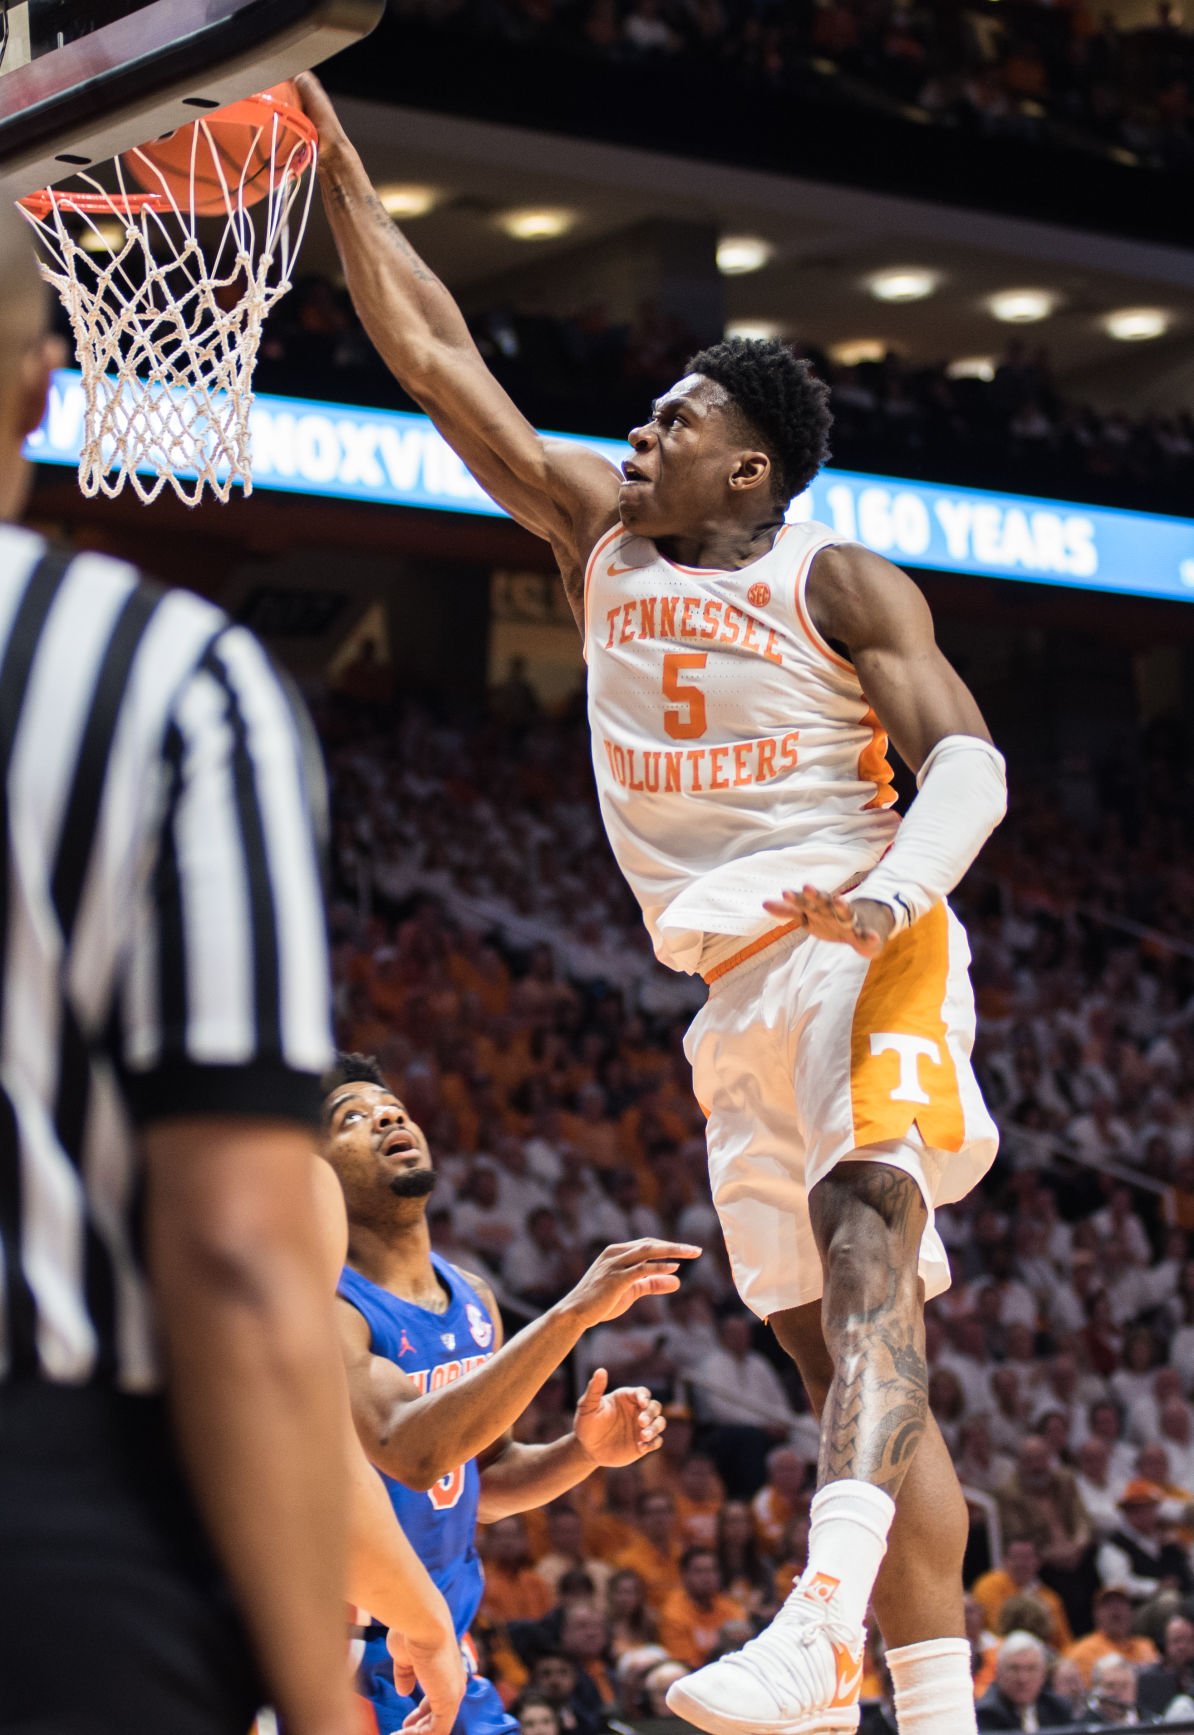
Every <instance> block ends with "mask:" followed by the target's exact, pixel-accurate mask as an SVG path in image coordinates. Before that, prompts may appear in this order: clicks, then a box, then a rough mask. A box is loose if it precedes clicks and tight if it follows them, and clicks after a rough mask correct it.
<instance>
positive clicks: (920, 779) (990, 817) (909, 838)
mask: <svg viewBox="0 0 1194 1735" xmlns="http://www.w3.org/2000/svg"><path fill="white" fill-rule="evenodd" d="M916 783H917V788H918V790H919V794H918V795H917V797H916V799H915V801H913V803H912V805H911V806H910V807H909V809H908V812H907V813H906V814H905V816H904V818H903V820H902V822H901V824H900V829H899V831H898V832H897V833H896V839H895V842H894V843H893V844H892V846H891V848H890V849H889V850H888V852H887V854H886V855H885V856H884V857H883V860H882V861H881V862H880V863H879V865H878V866H877V867H876V868H874V869H872V871H871V872H870V873H869V874H868V875H867V876H866V878H865V879H864V880H863V881H862V882H861V884H860V885H857V886H855V888H854V890H853V891H852V892H851V894H850V901H851V902H854V901H855V900H856V899H858V898H871V899H873V900H874V901H875V902H876V903H880V904H886V905H887V906H888V908H889V909H890V910H891V911H892V912H893V913H894V915H895V919H896V928H897V929H899V928H906V927H910V926H911V924H912V923H913V922H915V921H919V919H920V917H921V916H923V915H925V914H926V913H927V912H928V911H929V910H931V909H932V907H933V905H934V904H936V903H940V901H941V899H942V898H944V897H947V896H948V895H949V893H950V892H952V891H953V889H954V887H955V886H956V885H957V883H958V881H959V880H960V879H961V878H962V876H963V874H964V873H965V872H966V870H967V868H969V866H970V864H971V863H972V862H973V860H974V858H975V857H976V856H977V854H978V852H979V850H980V849H981V848H982V847H983V845H984V843H986V841H987V839H988V838H989V837H990V835H991V833H992V832H993V831H994V830H995V827H996V826H997V825H998V824H999V821H1000V820H1001V819H1002V818H1003V816H1004V814H1005V813H1006V812H1007V772H1006V767H1005V765H1004V762H1003V755H1002V753H999V752H997V750H996V749H995V748H994V747H992V746H991V743H990V742H989V741H980V740H979V738H978V736H977V735H946V736H945V737H944V739H943V740H941V741H938V743H937V745H936V746H935V747H934V748H933V751H932V752H931V753H930V754H929V756H928V758H927V759H926V760H925V762H924V764H923V765H922V766H921V768H920V771H919V773H918V775H917V779H916Z"/></svg>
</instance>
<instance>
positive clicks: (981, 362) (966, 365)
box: [945, 355, 995, 380]
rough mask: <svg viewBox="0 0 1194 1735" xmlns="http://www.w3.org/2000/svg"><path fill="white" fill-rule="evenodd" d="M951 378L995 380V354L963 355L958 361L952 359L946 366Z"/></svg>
mask: <svg viewBox="0 0 1194 1735" xmlns="http://www.w3.org/2000/svg"><path fill="white" fill-rule="evenodd" d="M945 371H946V373H947V374H948V376H949V378H950V379H951V380H993V379H994V378H995V357H994V356H993V355H962V356H959V357H958V359H957V361H951V362H950V364H949V366H948V367H947V368H946V370H945Z"/></svg>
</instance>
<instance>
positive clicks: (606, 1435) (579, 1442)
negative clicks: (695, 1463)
mask: <svg viewBox="0 0 1194 1735" xmlns="http://www.w3.org/2000/svg"><path fill="white" fill-rule="evenodd" d="M608 1385H609V1375H608V1374H607V1373H606V1371H605V1369H604V1368H596V1369H594V1371H593V1376H592V1378H591V1379H590V1380H589V1383H588V1385H587V1386H586V1387H585V1389H584V1391H583V1392H582V1393H581V1398H580V1402H579V1403H578V1404H577V1406H576V1414H575V1416H574V1418H573V1423H572V1431H571V1433H569V1434H565V1435H564V1437H563V1438H562V1439H560V1440H551V1441H549V1442H548V1444H546V1445H543V1446H530V1445H526V1444H525V1443H524V1442H523V1441H521V1440H515V1439H514V1438H513V1437H512V1436H511V1435H509V1434H507V1435H505V1436H504V1437H503V1438H502V1440H501V1441H500V1442H499V1444H498V1445H497V1446H496V1447H495V1448H493V1449H491V1451H490V1453H489V1455H488V1456H487V1457H486V1458H485V1459H484V1460H483V1461H482V1465H481V1500H480V1504H479V1506H478V1508H477V1516H478V1518H479V1519H480V1521H481V1523H482V1524H496V1522H497V1520H498V1519H499V1518H509V1517H510V1515H511V1513H514V1512H529V1511H530V1510H531V1509H532V1507H535V1506H546V1505H547V1504H548V1502H549V1501H551V1500H555V1499H557V1498H558V1497H559V1495H561V1494H566V1493H567V1492H568V1490H569V1489H570V1488H575V1487H576V1486H577V1484H578V1483H580V1482H584V1481H587V1480H588V1478H589V1477H590V1476H591V1475H592V1474H593V1471H594V1470H596V1469H599V1468H605V1469H613V1468H615V1467H617V1466H619V1465H623V1464H637V1462H638V1460H639V1459H640V1458H646V1457H648V1456H649V1455H650V1454H651V1453H652V1452H658V1450H659V1448H660V1446H661V1445H662V1444H663V1435H664V1430H665V1429H666V1427H667V1422H666V1420H665V1418H664V1415H663V1407H662V1405H661V1404H660V1403H659V1401H658V1400H657V1399H656V1398H653V1397H652V1396H651V1394H650V1392H649V1391H648V1390H647V1388H646V1386H622V1387H620V1388H619V1389H618V1390H617V1391H614V1392H611V1391H608V1390H607V1387H608Z"/></svg>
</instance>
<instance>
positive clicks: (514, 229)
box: [498, 205, 576, 241]
mask: <svg viewBox="0 0 1194 1735" xmlns="http://www.w3.org/2000/svg"><path fill="white" fill-rule="evenodd" d="M575 222H576V212H575V211H562V210H547V209H544V208H542V207H540V206H538V205H535V206H526V207H524V208H523V209H521V210H518V211H503V213H502V215H501V216H500V217H499V218H498V227H499V228H500V229H502V230H504V232H505V233H506V234H507V235H509V236H511V237H512V239H513V240H515V241H554V240H556V239H557V238H558V237H559V236H560V235H566V234H567V233H568V231H569V230H570V229H571V228H572V227H573V226H574V224H575Z"/></svg>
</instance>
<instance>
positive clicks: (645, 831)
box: [585, 524, 899, 971]
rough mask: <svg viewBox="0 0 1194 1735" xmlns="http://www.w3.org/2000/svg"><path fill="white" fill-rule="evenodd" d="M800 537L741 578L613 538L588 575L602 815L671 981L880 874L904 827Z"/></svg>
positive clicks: (780, 539)
mask: <svg viewBox="0 0 1194 1735" xmlns="http://www.w3.org/2000/svg"><path fill="white" fill-rule="evenodd" d="M839 540H840V538H838V537H837V536H835V535H834V533H833V532H832V531H831V530H829V529H828V528H827V527H826V526H825V525H823V524H790V525H788V526H787V527H786V528H785V529H783V530H781V531H780V533H779V535H778V536H777V538H776V540H775V543H774V545H773V547H772V548H771V550H770V552H769V553H767V554H765V555H764V556H763V558H762V559H761V560H756V561H754V562H753V563H752V564H751V565H750V566H746V567H743V568H742V569H741V570H740V571H735V572H719V571H715V570H712V569H703V568H701V569H698V568H694V567H687V566H676V565H674V564H673V563H672V562H671V561H670V560H666V559H665V558H664V556H663V555H662V554H660V552H659V550H658V549H657V548H656V546H655V544H654V543H653V542H650V541H648V540H647V539H646V538H645V537H641V536H635V535H633V534H632V533H631V532H630V531H628V530H625V529H623V528H622V526H621V525H618V526H616V527H615V528H614V529H613V530H611V531H610V532H609V534H608V535H607V536H605V537H604V538H603V539H602V540H601V541H600V542H599V543H598V544H597V546H596V548H595V549H594V550H593V553H592V555H591V556H590V558H589V565H588V570H587V572H586V575H585V622H586V626H585V660H586V661H587V663H588V665H589V724H590V728H591V731H592V743H593V766H594V770H595V772H596V777H597V792H598V795H599V797H600V801H601V811H602V816H603V818H604V820H605V828H606V831H607V832H608V834H609V840H610V843H611V845H612V847H613V851H614V855H615V856H616V857H617V860H618V865H619V867H620V868H621V869H622V872H623V873H624V874H625V876H626V878H627V880H628V881H629V883H630V887H631V890H632V891H633V892H634V894H635V896H636V897H637V898H638V901H639V903H640V905H641V906H642V911H643V917H644V920H645V921H646V924H647V929H648V932H649V933H650V935H651V939H652V941H653V943H654V946H655V952H656V955H657V957H658V958H659V959H660V960H661V961H662V962H663V963H665V964H668V965H670V966H671V967H672V968H673V969H675V970H687V971H695V970H697V969H699V968H700V967H701V965H702V961H704V963H705V964H706V965H707V964H708V962H709V959H710V953H711V951H716V952H718V953H720V952H723V951H725V950H734V949H736V948H734V947H733V946H732V945H731V946H728V947H727V946H726V945H725V944H724V942H723V944H722V945H718V944H717V942H715V941H712V940H711V939H710V936H716V935H721V936H726V935H738V936H741V937H742V941H743V943H745V941H746V940H747V939H749V937H751V936H753V935H755V934H758V933H762V932H764V931H765V930H766V929H768V928H769V927H774V925H775V923H774V918H772V917H770V916H768V914H767V912H766V911H765V910H764V909H763V907H762V905H763V899H764V898H766V897H774V896H776V895H777V894H778V893H779V892H781V891H783V890H784V889H786V888H797V887H799V886H801V885H803V884H804V883H806V882H808V883H811V884H813V885H816V886H819V887H821V888H823V889H825V890H833V889H835V888H836V887H838V886H840V885H843V884H844V883H845V882H846V881H847V880H850V879H852V878H853V877H854V876H855V875H860V874H863V873H866V872H867V871H869V869H870V868H871V867H873V866H874V864H875V863H876V862H877V861H878V860H879V858H880V856H882V855H883V853H884V851H885V850H886V849H887V848H888V847H889V845H890V844H891V841H892V838H893V837H894V835H895V832H896V828H897V826H898V825H899V820H898V817H897V816H896V814H894V813H893V812H891V811H890V807H891V803H892V802H893V801H894V800H895V792H894V790H893V789H892V788H891V787H890V785H891V776H892V773H891V767H890V765H889V764H888V762H887V756H886V755H887V737H886V735H885V734H884V733H883V730H882V729H881V728H880V726H879V723H878V720H877V719H876V717H875V714H874V712H873V711H872V710H871V708H870V706H869V704H868V703H867V700H866V698H865V697H864V696H863V692H862V688H861V686H860V685H859V682H858V676H857V675H856V674H855V672H854V669H853V667H852V666H851V664H850V663H848V662H847V661H846V660H845V658H843V657H840V656H838V655H837V653H836V652H835V651H834V650H833V649H832V647H831V646H830V645H828V644H827V643H826V642H825V640H824V639H823V638H822V637H821V636H820V634H819V633H818V632H817V629H816V628H815V627H814V626H813V624H812V620H811V618H810V616H809V613H808V608H807V605H806V602H805V595H804V592H805V586H806V584H807V582H808V574H809V569H810V567H811V566H812V562H813V556H814V555H815V554H816V553H817V552H818V551H819V550H820V549H822V548H827V547H829V546H830V545H831V544H833V543H835V542H837V541H839Z"/></svg>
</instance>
